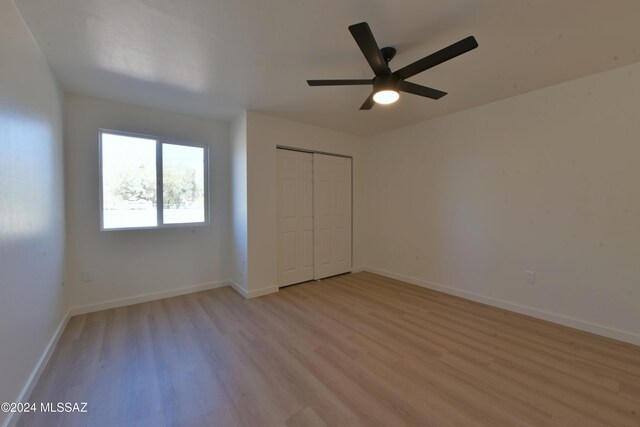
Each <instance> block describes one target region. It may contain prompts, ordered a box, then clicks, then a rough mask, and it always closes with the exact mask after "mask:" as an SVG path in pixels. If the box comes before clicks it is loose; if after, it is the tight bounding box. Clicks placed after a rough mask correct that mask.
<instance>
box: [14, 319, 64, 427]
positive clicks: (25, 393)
mask: <svg viewBox="0 0 640 427" xmlns="http://www.w3.org/2000/svg"><path fill="white" fill-rule="evenodd" d="M70 318H71V312H70V311H67V313H66V314H65V315H64V317H63V318H62V320H61V321H60V323H59V324H58V327H57V328H56V330H55V331H54V332H53V335H52V336H51V339H50V340H49V342H48V343H47V346H46V347H45V348H44V351H43V352H42V354H41V355H40V358H39V359H38V362H37V363H36V366H34V368H33V370H32V371H31V374H30V375H29V377H28V378H27V381H26V382H25V384H24V386H23V387H22V390H21V391H20V394H19V395H18V397H17V398H16V400H15V401H16V402H28V401H29V397H30V396H31V392H32V391H33V388H34V387H35V386H36V384H37V383H38V379H39V378H40V375H42V372H43V371H44V368H45V367H46V366H47V363H48V362H49V359H50V358H51V355H52V354H53V350H55V348H56V345H57V344H58V340H59V339H60V336H62V332H63V331H64V328H65V327H66V326H67V323H68V322H69V319H70ZM19 417H20V413H18V412H9V413H8V416H7V418H6V419H5V422H4V424H3V426H4V427H13V426H15V425H16V423H17V422H18V418H19Z"/></svg>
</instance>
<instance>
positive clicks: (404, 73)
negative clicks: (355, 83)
mask: <svg viewBox="0 0 640 427" xmlns="http://www.w3.org/2000/svg"><path fill="white" fill-rule="evenodd" d="M477 47H478V42H477V41H476V39H475V37H473V36H469V37H467V38H465V39H462V40H460V41H459V42H456V43H454V44H452V45H451V46H448V47H445V48H444V49H440V50H439V51H437V52H435V53H432V54H431V55H429V56H425V57H424V58H422V59H420V60H418V61H416V62H414V63H412V64H409V65H407V66H406V67H403V68H401V69H399V70H397V71H396V72H394V73H393V75H394V76H396V77H398V78H399V79H400V80H404V79H406V78H409V77H411V76H415V75H416V74H418V73H421V72H423V71H425V70H428V69H429V68H432V67H435V66H436V65H439V64H442V63H443V62H446V61H448V60H450V59H453V58H455V57H456V56H460V55H462V54H463V53H466V52H469V51H470V50H473V49H475V48H477Z"/></svg>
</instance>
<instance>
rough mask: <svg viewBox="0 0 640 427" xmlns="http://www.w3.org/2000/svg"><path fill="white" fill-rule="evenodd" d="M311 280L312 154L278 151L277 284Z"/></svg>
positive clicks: (283, 284) (282, 284)
mask: <svg viewBox="0 0 640 427" xmlns="http://www.w3.org/2000/svg"><path fill="white" fill-rule="evenodd" d="M312 279H313V154H310V153H301V152H297V151H291V150H278V286H287V285H292V284H294V283H300V282H306V281H308V280H312Z"/></svg>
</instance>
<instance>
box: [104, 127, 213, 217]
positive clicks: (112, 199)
mask: <svg viewBox="0 0 640 427" xmlns="http://www.w3.org/2000/svg"><path fill="white" fill-rule="evenodd" d="M101 147H102V152H101V156H102V157H101V161H102V221H103V222H102V223H103V228H104V229H119V228H142V227H156V226H158V225H159V224H158V220H159V217H161V218H162V224H161V225H165V224H184V223H202V222H205V220H206V215H205V207H206V197H205V176H206V175H205V167H206V162H205V158H206V157H205V156H206V151H205V148H203V147H200V146H190V145H180V144H173V143H165V142H158V141H157V140H155V139H148V138H144V137H136V136H129V135H121V134H115V133H108V132H106V131H105V132H102V134H101ZM158 157H159V159H160V164H161V165H162V170H161V172H162V173H161V174H159V173H158V172H159V171H158V170H157V168H156V165H157V164H158ZM160 194H161V195H162V210H161V212H158V199H159V195H160ZM159 214H161V215H159Z"/></svg>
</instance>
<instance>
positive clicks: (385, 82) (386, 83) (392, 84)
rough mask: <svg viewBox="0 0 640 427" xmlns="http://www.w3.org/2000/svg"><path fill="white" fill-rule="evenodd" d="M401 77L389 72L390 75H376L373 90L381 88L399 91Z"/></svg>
mask: <svg viewBox="0 0 640 427" xmlns="http://www.w3.org/2000/svg"><path fill="white" fill-rule="evenodd" d="M399 83H400V79H399V78H397V77H396V76H394V75H393V74H389V75H388V76H376V77H374V78H373V91H374V92H380V91H381V90H393V91H395V92H398V84H399Z"/></svg>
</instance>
